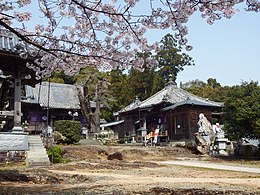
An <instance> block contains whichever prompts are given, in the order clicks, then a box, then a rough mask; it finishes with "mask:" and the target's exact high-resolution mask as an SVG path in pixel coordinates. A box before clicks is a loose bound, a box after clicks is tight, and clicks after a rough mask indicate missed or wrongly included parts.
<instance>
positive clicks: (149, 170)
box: [0, 146, 260, 194]
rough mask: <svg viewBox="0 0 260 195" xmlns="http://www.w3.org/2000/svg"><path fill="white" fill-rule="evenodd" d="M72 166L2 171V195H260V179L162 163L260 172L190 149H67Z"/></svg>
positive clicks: (246, 163)
mask: <svg viewBox="0 0 260 195" xmlns="http://www.w3.org/2000/svg"><path fill="white" fill-rule="evenodd" d="M62 148H63V150H64V152H63V157H64V158H65V159H69V160H70V163H66V164H54V165H53V166H50V167H41V168H34V169H32V168H26V167H24V166H0V194H260V174H259V173H244V172H237V171H225V170H213V169H208V168H196V167H190V166H179V165H172V164H163V163H160V161H169V160H178V161H180V160H182V161H191V160H192V161H194V160H195V161H201V162H205V161H207V162H214V163H219V164H225V165H230V164H232V165H236V166H249V167H257V168H260V161H245V160H231V159H219V158H215V159H214V158H211V157H207V156H200V155H196V154H193V153H192V152H191V151H189V150H187V149H185V148H178V147H176V148H167V147H129V146H113V147H106V146H63V147H62Z"/></svg>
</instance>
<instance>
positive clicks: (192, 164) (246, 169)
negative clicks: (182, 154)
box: [156, 160, 260, 173]
mask: <svg viewBox="0 0 260 195" xmlns="http://www.w3.org/2000/svg"><path fill="white" fill-rule="evenodd" d="M156 163H158V164H168V165H171V164H172V165H181V166H190V167H201V168H208V169H220V170H228V171H239V172H246V173H260V168H257V167H245V166H232V165H220V164H216V163H212V162H202V161H195V160H189V161H185V160H181V161H161V162H156Z"/></svg>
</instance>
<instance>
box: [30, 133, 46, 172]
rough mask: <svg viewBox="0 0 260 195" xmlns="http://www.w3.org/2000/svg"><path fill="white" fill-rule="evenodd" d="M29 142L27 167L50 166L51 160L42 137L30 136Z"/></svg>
mask: <svg viewBox="0 0 260 195" xmlns="http://www.w3.org/2000/svg"><path fill="white" fill-rule="evenodd" d="M28 142H29V149H30V150H29V151H28V152H27V159H26V163H27V165H28V166H30V167H36V166H37V167H38V166H48V165H50V160H49V157H48V154H47V152H46V149H45V148H44V145H43V143H42V139H41V137H40V136H35V135H31V136H28Z"/></svg>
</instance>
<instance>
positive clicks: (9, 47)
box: [0, 29, 21, 52]
mask: <svg viewBox="0 0 260 195" xmlns="http://www.w3.org/2000/svg"><path fill="white" fill-rule="evenodd" d="M18 45H21V41H20V40H19V39H18V37H17V36H16V35H14V34H13V33H11V32H9V31H8V30H5V29H0V50H4V51H11V52H15V51H18V47H17V46H18Z"/></svg>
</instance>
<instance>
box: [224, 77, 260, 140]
mask: <svg viewBox="0 0 260 195" xmlns="http://www.w3.org/2000/svg"><path fill="white" fill-rule="evenodd" d="M224 111H225V115H224V117H225V129H226V131H227V132H228V134H229V136H231V137H233V138H237V139H238V138H242V137H246V138H257V139H260V86H259V85H258V83H257V82H253V81H251V82H250V83H248V82H243V83H242V85H240V86H238V85H237V86H233V87H232V88H231V90H230V91H229V93H228V99H227V101H226V102H225V109H224Z"/></svg>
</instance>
